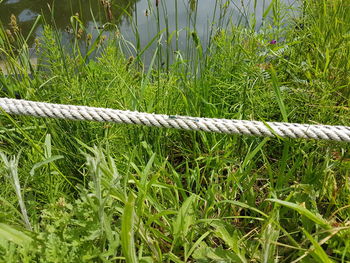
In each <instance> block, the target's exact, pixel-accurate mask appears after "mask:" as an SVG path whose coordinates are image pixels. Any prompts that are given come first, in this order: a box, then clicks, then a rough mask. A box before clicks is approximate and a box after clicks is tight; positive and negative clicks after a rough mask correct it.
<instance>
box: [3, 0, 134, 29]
mask: <svg viewBox="0 0 350 263" xmlns="http://www.w3.org/2000/svg"><path fill="white" fill-rule="evenodd" d="M137 1H138V0H118V1H113V2H110V1H107V0H100V1H96V0H59V1H43V0H7V1H4V2H2V3H0V21H1V23H2V24H3V25H5V26H6V25H7V24H8V23H9V20H10V16H11V14H14V15H15V16H16V17H17V19H18V22H20V27H21V30H22V33H23V34H24V35H26V34H28V32H30V29H31V27H32V26H33V22H34V20H35V19H36V17H37V16H38V15H39V14H41V15H43V16H44V19H45V21H46V22H48V23H50V22H51V21H52V18H54V21H55V25H56V26H57V28H58V29H60V30H61V31H63V30H64V29H65V28H66V27H67V26H70V17H71V16H72V15H74V14H77V13H78V14H79V18H80V19H81V20H82V21H83V22H84V23H85V25H88V23H89V22H91V21H96V23H98V24H103V23H105V22H112V23H116V24H120V23H121V22H122V21H123V19H124V18H125V16H128V14H133V11H134V7H135V3H136V2H137ZM37 33H39V32H37Z"/></svg>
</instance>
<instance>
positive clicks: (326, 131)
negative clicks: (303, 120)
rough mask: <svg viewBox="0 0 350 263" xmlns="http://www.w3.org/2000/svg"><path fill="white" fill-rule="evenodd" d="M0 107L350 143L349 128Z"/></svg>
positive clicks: (18, 104)
mask: <svg viewBox="0 0 350 263" xmlns="http://www.w3.org/2000/svg"><path fill="white" fill-rule="evenodd" d="M0 108H2V109H3V110H4V111H5V112H7V113H8V114H17V115H29V116H36V117H49V118H59V119H70V120H89V121H98V122H115V123H127V124H139V125H146V126H156V127H164V128H175V129H184V130H196V131H205V132H217V133H228V134H244V135H250V136H265V137H275V136H276V135H277V136H279V137H284V138H305V139H316V140H332V141H343V142H350V127H346V126H330V125H309V124H297V123H283V122H266V123H264V122H260V121H244V120H227V119H208V118H194V117H187V116H173V115H161V114H149V113H143V112H136V111H122V110H113V109H106V108H94V107H87V106H73V105H62V104H52V103H44V102H34V101H27V100H16V99H8V98H0Z"/></svg>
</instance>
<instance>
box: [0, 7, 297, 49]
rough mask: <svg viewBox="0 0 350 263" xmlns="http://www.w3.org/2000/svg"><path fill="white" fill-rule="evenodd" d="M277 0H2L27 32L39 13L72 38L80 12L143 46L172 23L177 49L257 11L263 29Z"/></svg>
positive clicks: (2, 10)
mask: <svg viewBox="0 0 350 263" xmlns="http://www.w3.org/2000/svg"><path fill="white" fill-rule="evenodd" d="M271 1H272V0H261V1H256V2H255V1H252V0H240V1H233V0H230V1H228V0H200V1H198V0H58V1H45V0H5V1H3V2H2V3H0V21H1V23H2V24H3V25H5V26H8V23H9V21H10V16H11V14H14V15H15V16H16V17H17V20H18V22H19V23H20V28H21V32H22V33H23V34H24V36H26V35H27V34H28V32H29V31H30V29H31V27H32V26H33V23H34V20H35V19H36V17H37V16H38V15H39V14H42V15H43V17H44V18H45V21H46V22H47V23H50V22H52V21H54V23H55V26H56V27H57V28H58V29H59V30H60V31H61V32H62V36H63V42H64V43H67V42H68V41H70V39H72V34H71V35H69V33H66V32H70V31H71V24H70V18H71V16H72V15H74V14H77V13H78V14H79V19H80V20H81V21H83V23H84V26H85V28H86V31H87V33H91V34H92V35H93V36H96V35H97V34H98V32H97V31H98V30H99V28H100V27H101V26H102V25H103V24H104V23H106V22H112V23H114V24H117V25H118V26H119V28H120V31H121V32H122V34H123V35H124V36H125V38H126V39H128V40H130V41H131V42H132V43H133V44H134V45H135V46H136V45H139V48H143V47H145V46H147V44H148V43H149V42H150V41H151V40H152V39H153V37H154V36H156V35H157V33H158V32H159V30H163V29H164V28H167V31H166V32H165V33H164V39H167V38H168V37H169V36H170V35H171V34H172V33H173V32H175V31H177V34H176V36H177V37H178V38H177V43H176V49H177V48H178V49H182V50H185V49H186V48H185V46H186V41H187V39H186V37H187V34H188V33H190V32H191V31H194V30H195V31H196V32H197V35H198V37H199V39H201V41H202V45H203V46H204V47H205V45H206V41H208V36H209V34H210V32H212V30H211V28H212V27H214V28H225V27H226V26H227V25H229V24H230V23H233V24H247V23H249V21H250V19H251V14H253V13H254V14H255V16H256V25H257V28H258V27H259V25H260V22H261V19H262V16H263V13H264V12H265V10H266V9H267V7H268V6H269V5H270V3H271ZM281 2H282V3H284V4H285V5H291V4H293V3H295V2H296V0H281ZM255 3H256V4H255ZM158 14H159V17H158ZM52 18H53V19H52ZM136 26H137V29H136ZM136 30H137V32H138V34H139V35H138V38H137V39H136V38H135V31H136ZM41 31H42V26H40V25H39V26H38V27H37V29H36V31H35V32H34V35H33V36H32V38H31V39H30V42H31V43H29V44H32V43H33V42H34V37H35V36H38V35H40V34H41ZM107 34H108V33H107ZM174 38H175V37H174V35H173V39H174ZM167 44H169V43H167ZM170 44H172V43H170ZM174 49H175V47H174ZM150 53H152V50H150Z"/></svg>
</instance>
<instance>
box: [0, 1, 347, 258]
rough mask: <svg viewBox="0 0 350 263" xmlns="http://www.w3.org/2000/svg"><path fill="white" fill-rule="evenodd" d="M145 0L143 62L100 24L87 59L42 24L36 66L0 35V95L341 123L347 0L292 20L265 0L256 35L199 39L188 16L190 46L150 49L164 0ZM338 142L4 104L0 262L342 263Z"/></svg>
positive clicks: (233, 29)
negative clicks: (109, 120)
mask: <svg viewBox="0 0 350 263" xmlns="http://www.w3.org/2000/svg"><path fill="white" fill-rule="evenodd" d="M161 2H162V1H161ZM175 3H176V4H177V2H175ZM191 3H192V6H193V5H194V6H193V7H194V10H196V5H195V4H196V3H195V1H193V2H192V1H191ZM150 4H152V3H150ZM153 4H154V3H153ZM198 4H200V3H198ZM224 6H225V5H224V2H220V1H219V2H218V7H217V8H225V7H224ZM153 8H156V6H155V5H154V6H153ZM158 8H159V10H158V9H155V13H154V15H155V16H156V17H155V19H158V23H159V24H158V25H159V30H160V32H159V34H158V35H156V36H154V42H152V43H150V45H149V46H147V47H146V49H148V50H151V47H155V49H154V50H153V53H152V56H151V57H152V59H151V62H150V63H149V65H144V64H143V63H142V61H143V58H144V57H145V52H144V50H143V49H142V47H140V46H137V45H136V47H134V46H133V45H132V44H131V43H129V42H128V41H127V40H125V39H124V38H123V36H122V35H119V34H116V35H115V37H111V38H109V39H104V37H103V35H104V32H101V35H100V36H99V37H98V38H97V39H96V41H95V42H93V43H89V45H91V46H90V47H91V54H93V53H96V54H99V55H98V56H97V57H96V59H89V58H88V57H86V56H85V55H84V54H83V52H80V49H79V45H78V44H77V42H73V43H72V45H73V48H72V49H70V52H68V51H67V47H65V46H63V45H62V42H61V40H60V37H59V34H58V32H57V31H55V29H54V28H52V27H50V26H49V25H46V26H45V30H44V33H43V36H42V37H41V38H40V39H38V41H37V47H38V49H39V50H40V56H39V65H38V67H37V68H36V69H35V68H33V67H32V68H31V67H30V65H29V64H28V61H29V57H28V47H27V46H26V45H23V43H24V44H25V43H26V39H25V38H24V37H22V36H21V35H20V34H19V32H15V31H12V37H13V38H14V39H13V40H11V39H9V34H7V33H6V31H5V28H4V29H1V30H0V36H1V37H0V40H1V42H0V44H1V45H0V50H1V52H2V53H3V54H4V55H5V56H7V58H8V61H9V66H10V67H11V68H12V70H13V72H15V73H20V76H19V75H17V74H16V75H12V76H5V75H1V76H0V83H1V85H2V87H3V88H4V89H3V90H2V91H1V92H2V94H1V96H6V97H15V96H16V95H17V96H18V95H20V96H21V97H22V98H24V99H30V100H36V101H46V102H55V103H64V104H77V105H89V106H99V107H110V108H116V109H128V110H138V111H146V112H156V113H164V114H186V115H191V116H205V117H220V118H235V119H249V120H263V121H289V122H299V123H322V124H338V125H346V126H350V119H349V107H350V105H349V101H350V100H349V96H350V93H349V77H348V74H347V72H348V67H349V59H350V56H349V51H350V43H349V42H350V38H349V36H348V34H349V33H348V31H349V30H348V29H349V26H350V5H349V4H348V3H347V1H345V0H344V1H341V0H334V1H326V0H322V1H313V0H305V1H303V6H302V10H303V12H302V13H300V14H301V15H300V17H298V18H293V15H292V14H291V13H290V11H288V10H287V9H286V8H285V7H283V6H281V5H280V3H279V1H272V4H271V6H270V8H269V9H268V10H266V14H264V24H263V26H262V27H261V28H260V29H259V30H258V31H255V29H256V25H255V23H252V24H251V25H250V27H249V26H248V27H241V26H234V25H228V26H227V27H221V28H215V27H213V29H212V36H211V39H210V41H209V43H210V44H209V46H208V47H206V48H204V47H203V45H202V43H201V40H200V39H199V38H198V36H197V33H196V31H195V25H193V28H192V29H189V30H188V32H187V34H188V39H187V42H188V48H187V49H186V50H183V51H178V52H175V53H174V52H173V50H172V47H170V46H167V45H164V44H162V43H159V39H161V38H162V37H163V38H164V37H165V36H167V35H168V34H169V35H172V32H168V31H167V30H163V29H162V28H161V25H162V21H160V19H161V18H160V16H159V13H157V12H164V9H166V8H171V7H169V6H165V5H163V3H161V4H159V6H158ZM157 10H158V11H157ZM162 10H163V11H162ZM194 12H195V11H194ZM221 12H222V14H226V13H225V10H222V11H221ZM267 12H271V13H270V16H268V15H267ZM191 16H195V14H192V15H191ZM294 16H295V15H294ZM188 19H189V21H192V22H193V21H195V18H194V17H189V18H188ZM249 19H250V18H249V17H247V20H248V21H253V22H254V19H251V20H249ZM222 21H223V20H222ZM71 22H72V24H74V26H73V28H76V30H79V27H81V23H80V22H79V21H77V19H76V17H72V21H71ZM165 23H167V22H165ZM223 24H224V22H222V23H221V25H223ZM10 30H14V29H13V28H12V29H10ZM135 32H136V33H137V31H135ZM175 33H176V32H175ZM87 34H88V32H86V34H85V37H86V36H87ZM111 35H112V34H111ZM174 37H175V36H174ZM272 40H276V41H277V43H276V44H270V42H271V41H272ZM174 41H175V42H174V43H175V44H176V41H177V38H176V37H175V38H174ZM87 44H88V43H87ZM133 49H134V50H135V51H136V53H135V57H130V56H129V52H128V50H133ZM168 56H170V57H168ZM162 59H165V60H164V61H166V62H165V63H166V65H165V66H164V67H162V65H160V63H161V61H162ZM171 61H172V63H170V62H171ZM29 73H31V75H29ZM349 150H350V145H349V144H348V143H335V142H328V141H314V140H299V139H298V140H291V139H279V138H276V139H265V138H258V137H244V136H237V135H223V134H210V133H204V132H190V131H178V130H172V129H158V128H149V127H140V126H127V125H115V124H106V123H94V122H77V121H68V120H54V119H37V118H32V117H24V116H9V115H7V114H5V113H2V114H1V115H0V151H1V160H0V171H1V175H2V177H1V179H0V180H1V187H0V189H1V190H0V207H1V209H0V261H1V262H124V261H127V262H277V261H278V262H348V261H350V229H349V227H350V225H349V217H350V206H349V202H350V181H349V178H350V155H349Z"/></svg>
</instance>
